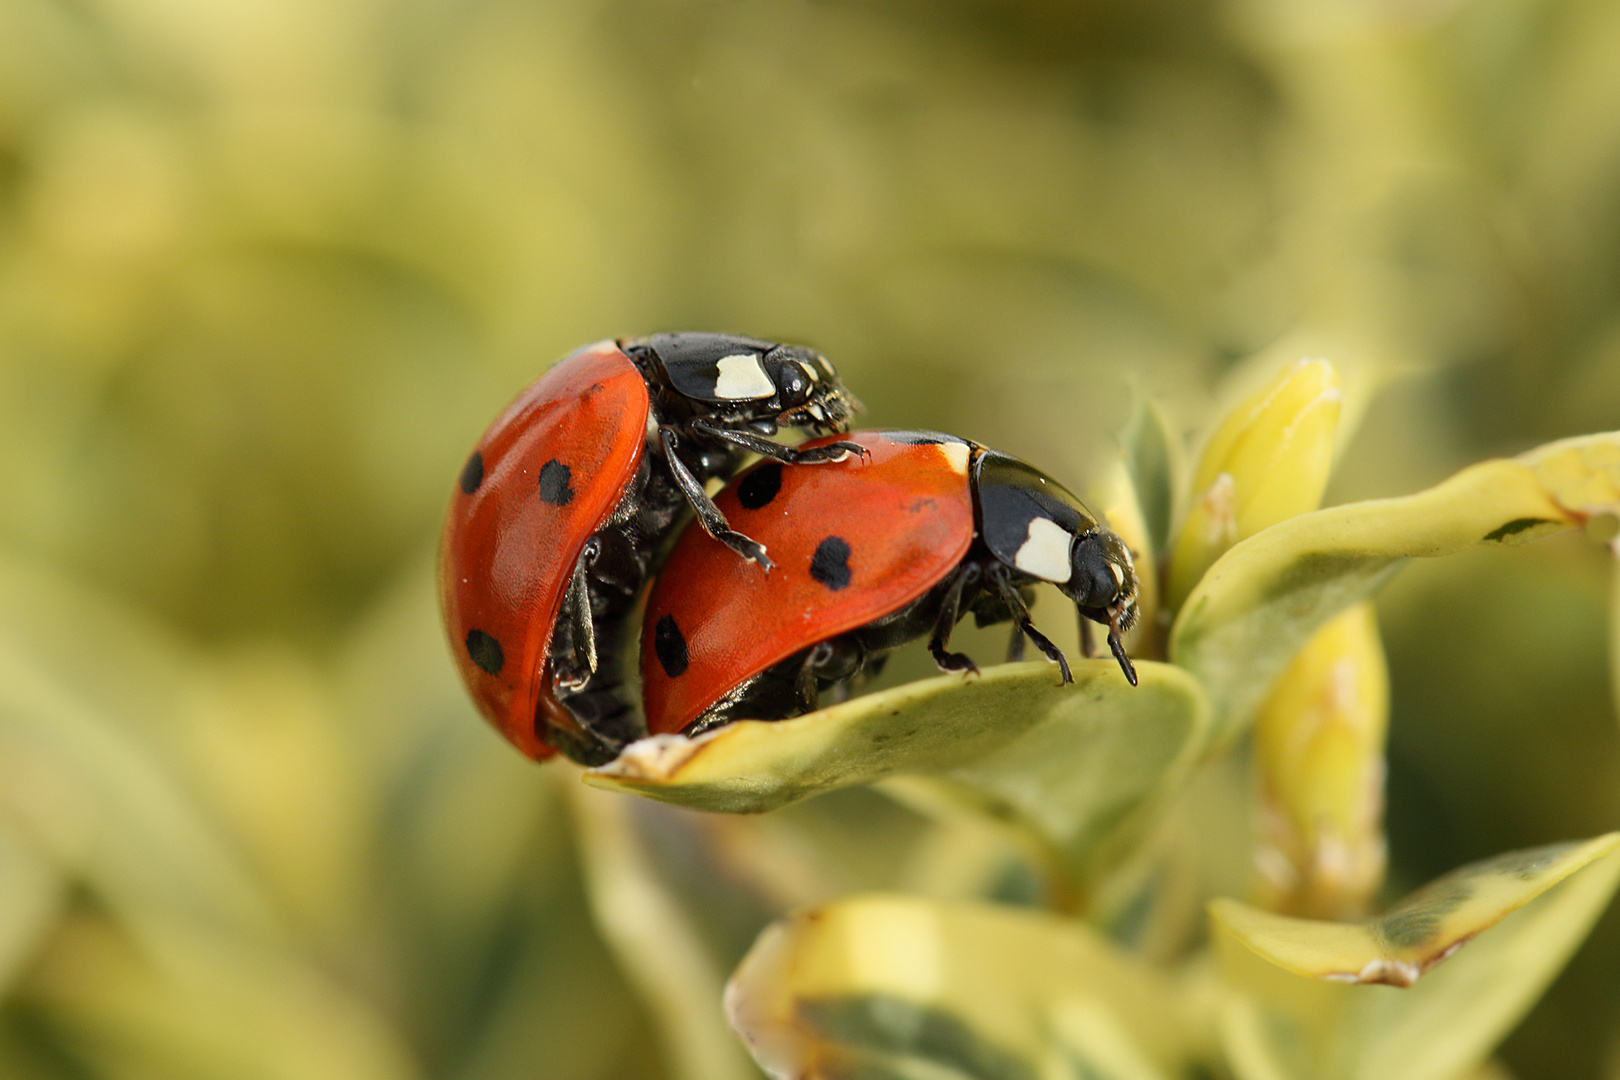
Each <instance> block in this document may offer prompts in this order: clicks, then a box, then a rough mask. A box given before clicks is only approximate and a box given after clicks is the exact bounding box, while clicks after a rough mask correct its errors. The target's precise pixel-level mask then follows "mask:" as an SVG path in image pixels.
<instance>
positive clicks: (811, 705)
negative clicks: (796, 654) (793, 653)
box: [793, 641, 833, 712]
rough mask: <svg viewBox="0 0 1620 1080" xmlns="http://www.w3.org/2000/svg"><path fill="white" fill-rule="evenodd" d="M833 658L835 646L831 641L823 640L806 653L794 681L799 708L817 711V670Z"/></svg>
mask: <svg viewBox="0 0 1620 1080" xmlns="http://www.w3.org/2000/svg"><path fill="white" fill-rule="evenodd" d="M832 658H833V647H832V643H831V642H829V641H823V642H822V643H821V644H819V645H817V646H816V647H815V648H813V649H810V650H809V651H808V652H806V653H805V654H804V663H802V664H800V665H799V675H798V678H796V679H795V680H794V682H793V690H794V693H795V695H796V696H797V697H798V699H799V708H801V709H803V710H804V711H805V712H815V711H816V705H817V703H818V700H819V697H820V694H819V690H818V686H817V683H816V672H817V670H818V669H820V668H822V667H824V666H825V665H826V664H827V662H828V661H829V660H831V659H832Z"/></svg>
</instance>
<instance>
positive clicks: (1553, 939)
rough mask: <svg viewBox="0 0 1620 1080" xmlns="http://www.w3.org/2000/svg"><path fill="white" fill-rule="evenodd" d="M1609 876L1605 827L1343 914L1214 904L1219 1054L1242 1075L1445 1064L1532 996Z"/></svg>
mask: <svg viewBox="0 0 1620 1080" xmlns="http://www.w3.org/2000/svg"><path fill="white" fill-rule="evenodd" d="M1617 884H1620V833H1611V834H1609V835H1607V836H1603V837H1600V838H1598V839H1596V840H1591V841H1587V842H1585V843H1571V844H1557V845H1553V846H1550V847H1544V848H1537V849H1534V850H1531V851H1522V852H1515V853H1513V854H1509V855H1503V856H1499V857H1498V858H1495V859H1490V860H1487V861H1485V862H1481V863H1476V864H1474V865H1472V866H1467V867H1463V868H1462V869H1460V870H1457V871H1455V872H1453V873H1451V874H1448V875H1446V876H1445V877H1442V878H1440V879H1438V880H1437V881H1435V882H1433V883H1431V884H1430V885H1428V886H1427V887H1425V888H1423V889H1421V890H1419V891H1418V892H1416V893H1413V894H1412V895H1411V896H1409V897H1407V898H1406V899H1405V900H1403V901H1401V902H1400V903H1398V904H1396V905H1395V906H1394V907H1393V908H1391V909H1390V910H1389V911H1388V912H1386V913H1385V914H1384V915H1383V916H1381V917H1379V918H1377V919H1373V920H1370V921H1368V922H1366V923H1362V924H1359V925H1353V924H1343V923H1324V922H1312V921H1309V920H1304V919H1292V918H1288V917H1286V916H1282V915H1273V914H1269V913H1266V912H1262V911H1259V910H1257V909H1255V908H1251V907H1249V906H1247V905H1245V904H1240V903H1237V902H1236V901H1232V900H1217V901H1215V902H1214V903H1213V904H1211V906H1210V913H1211V916H1212V918H1213V921H1214V924H1215V928H1216V939H1217V948H1218V950H1219V953H1220V957H1221V963H1222V968H1223V970H1224V972H1225V975H1226V978H1227V980H1228V982H1229V983H1231V985H1232V986H1233V987H1234V988H1235V991H1236V992H1235V993H1234V995H1233V997H1232V999H1231V1000H1230V1002H1229V1003H1228V1007H1227V1009H1226V1013H1225V1016H1224V1023H1223V1028H1224V1036H1225V1039H1226V1044H1227V1049H1228V1053H1229V1054H1230V1056H1231V1059H1232V1061H1233V1063H1234V1065H1235V1067H1236V1068H1237V1071H1238V1073H1239V1075H1240V1076H1241V1077H1243V1078H1245V1080H1262V1078H1264V1080H1296V1078H1297V1080H1306V1078H1310V1080H1375V1078H1376V1080H1447V1078H1449V1077H1452V1076H1456V1075H1459V1074H1461V1073H1463V1072H1464V1071H1466V1070H1468V1069H1470V1068H1472V1067H1474V1066H1476V1065H1478V1064H1479V1063H1481V1062H1483V1061H1484V1060H1485V1058H1486V1056H1487V1055H1488V1054H1489V1053H1490V1051H1491V1048H1492V1047H1493V1046H1495V1045H1496V1043H1497V1042H1498V1041H1500V1040H1501V1038H1502V1037H1503V1036H1504V1035H1506V1034H1507V1032H1508V1031H1509V1030H1510V1029H1511V1028H1512V1026H1513V1025H1514V1024H1515V1023H1516V1022H1517V1021H1518V1019H1519V1017H1520V1016H1522V1015H1523V1014H1524V1012H1525V1011H1526V1010H1528V1009H1529V1007H1530V1006H1531V1004H1533V1003H1534V1002H1535V1000H1536V998H1538V997H1539V996H1540V995H1541V992H1542V990H1543V989H1545V987H1546V985H1547V984H1548V983H1549V982H1551V981H1552V978H1553V976H1554V975H1556V974H1557V973H1558V971H1559V969H1560V968H1562V967H1563V965H1564V962H1565V961H1566V960H1567V959H1568V957H1569V955H1570V954H1571V953H1572V952H1573V951H1574V950H1575V947H1576V946H1577V945H1578V944H1579V943H1580V942H1581V940H1582V939H1583V938H1585V936H1586V934H1587V932H1588V931H1589V930H1590V929H1591V926H1592V923H1593V922H1594V921H1595V920H1596V919H1597V917H1598V915H1599V914H1601V913H1602V911H1603V909H1604V907H1605V906H1607V904H1608V902H1609V898H1610V897H1611V896H1612V895H1613V893H1614V890H1615V887H1616V885H1617ZM1442 961H1443V963H1442ZM1377 983H1382V984H1385V985H1365V984H1377ZM1397 987H1399V988H1402V989H1397ZM1405 987H1410V989H1404V988H1405Z"/></svg>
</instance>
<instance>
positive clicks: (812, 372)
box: [799, 361, 821, 382]
mask: <svg viewBox="0 0 1620 1080" xmlns="http://www.w3.org/2000/svg"><path fill="white" fill-rule="evenodd" d="M799 366H800V367H801V368H803V369H804V373H805V374H806V375H808V376H809V377H810V381H811V382H820V381H821V376H820V375H818V374H816V366H815V365H814V364H806V363H804V362H802V361H801V362H800V363H799Z"/></svg>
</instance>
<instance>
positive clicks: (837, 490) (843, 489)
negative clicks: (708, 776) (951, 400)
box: [641, 432, 974, 734]
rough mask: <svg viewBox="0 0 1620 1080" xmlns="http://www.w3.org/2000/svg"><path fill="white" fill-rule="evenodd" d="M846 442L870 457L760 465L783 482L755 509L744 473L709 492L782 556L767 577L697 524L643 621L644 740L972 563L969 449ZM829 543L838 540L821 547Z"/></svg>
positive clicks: (859, 437) (871, 435)
mask: <svg viewBox="0 0 1620 1080" xmlns="http://www.w3.org/2000/svg"><path fill="white" fill-rule="evenodd" d="M844 438H845V439H847V440H848V441H851V442H855V443H858V444H860V445H861V446H863V447H865V448H866V449H867V450H868V451H869V454H870V456H868V457H866V458H864V459H863V458H856V457H851V458H849V459H847V460H845V461H842V462H838V463H834V464H827V465H820V466H817V467H816V468H813V469H806V468H787V469H781V468H780V467H779V466H775V465H772V464H769V463H767V464H766V465H764V466H761V468H763V469H776V470H777V471H778V475H779V476H780V486H779V487H777V488H776V489H775V490H774V493H773V494H772V495H771V496H770V497H769V498H768V500H767V501H765V502H764V503H763V505H758V506H756V507H755V508H753V509H750V508H749V506H748V505H747V502H748V501H755V502H757V501H758V499H757V497H756V498H755V499H754V500H746V499H745V498H743V497H742V493H746V492H748V491H749V486H748V477H746V476H745V477H744V478H743V479H742V480H741V481H739V482H737V483H733V484H732V485H730V486H729V487H727V488H726V490H725V491H723V492H722V493H721V494H720V495H719V496H717V497H716V503H717V505H718V506H719V507H720V508H721V510H723V511H724V512H725V514H726V517H727V518H728V519H729V520H731V521H733V522H736V523H737V528H739V529H741V530H742V531H744V532H746V533H748V534H749V535H750V536H756V537H758V538H760V539H761V540H762V542H764V543H765V544H766V546H767V547H768V548H769V549H770V551H771V555H772V557H773V558H775V559H776V560H777V568H776V569H775V570H773V571H772V572H771V573H770V574H768V575H767V574H766V573H765V572H764V571H762V570H760V568H759V567H757V566H754V565H753V564H751V563H745V562H743V561H742V560H741V559H738V558H737V557H736V556H735V555H733V554H732V553H731V552H730V551H729V550H728V549H727V548H726V547H725V546H724V545H722V544H720V543H719V542H717V541H715V540H713V539H712V538H710V537H709V536H708V535H706V534H705V533H704V532H703V531H702V530H701V529H696V528H689V529H687V530H686V532H685V533H684V534H683V535H682V536H681V539H680V541H679V542H678V543H677V544H676V546H675V549H674V550H673V551H672V552H671V553H670V556H669V560H668V561H667V562H666V564H665V566H664V570H663V573H662V574H661V575H660V576H659V578H658V580H657V582H656V584H655V585H654V586H653V590H652V593H651V595H650V596H649V598H648V601H647V613H646V616H645V618H644V620H643V624H642V625H643V626H644V627H645V628H646V629H645V630H644V631H643V634H642V642H641V678H642V694H643V700H644V702H645V705H646V712H647V726H648V730H649V731H650V732H652V733H654V734H658V733H672V732H678V731H680V730H681V729H682V728H684V727H686V726H687V725H688V724H690V723H691V722H692V721H693V720H695V719H696V718H697V717H698V715H699V714H700V713H701V712H703V710H704V709H706V708H708V707H709V706H710V705H712V704H713V703H714V702H715V701H716V700H718V699H719V698H721V697H722V696H723V695H725V694H726V693H727V692H728V691H729V690H731V689H732V688H733V687H735V686H737V685H739V684H741V683H742V682H743V681H744V680H746V679H749V678H750V677H752V676H754V675H757V674H759V673H760V672H763V671H764V670H765V669H767V668H769V667H770V666H771V665H773V664H775V663H777V662H779V661H781V660H784V659H786V658H787V657H789V656H791V655H792V654H793V653H795V652H797V651H798V650H800V649H802V648H804V647H805V646H806V644H808V643H811V642H814V641H817V640H821V639H825V638H830V637H833V636H834V635H837V634H841V633H844V632H845V631H848V630H852V629H855V628H856V627H860V626H863V625H865V624H867V623H869V622H871V621H873V620H874V619H877V618H879V617H880V616H882V615H885V614H887V613H889V612H892V611H894V610H896V609H898V608H900V607H903V606H904V605H905V604H907V603H909V602H910V601H912V600H915V599H917V598H918V597H920V596H922V595H923V594H924V593H926V592H927V591H928V590H929V589H930V588H932V587H933V586H935V585H937V584H938V583H939V582H940V581H941V580H943V579H944V578H945V576H946V575H947V574H949V573H950V572H951V571H952V570H953V569H955V568H956V567H957V565H958V564H959V563H960V562H961V561H962V559H963V557H964V556H965V555H966V554H967V552H968V549H969V547H970V546H971V545H972V543H973V541H974V522H973V500H972V495H971V492H970V488H969V483H968V449H969V448H968V446H967V445H966V444H963V443H954V444H950V445H917V444H913V443H901V442H895V441H892V440H891V439H888V438H885V437H884V436H883V434H882V433H879V432H856V433H852V434H850V435H847V436H844ZM826 441H830V440H816V441H815V442H809V443H806V444H805V446H807V447H811V446H815V445H817V443H818V442H826ZM756 472H758V470H756ZM896 522H904V523H905V527H904V528H896V527H895V523H896ZM830 540H832V541H838V542H839V543H837V544H833V545H831V547H830V548H829V547H825V546H824V545H826V544H828V542H829V541H830ZM818 550H819V551H820V552H821V553H822V557H821V559H820V562H819V563H818V555H817V553H818ZM829 551H830V552H831V557H830V558H829ZM840 556H841V557H840ZM665 617H668V618H670V619H672V620H673V621H674V625H676V626H677V627H679V628H681V633H682V637H681V640H682V642H683V645H684V652H685V667H684V669H682V670H680V671H679V677H671V675H670V673H669V670H668V668H667V666H666V664H665V663H664V662H663V661H661V660H660V658H659V657H658V655H657V651H656V645H655V637H656V635H655V631H654V628H655V627H656V626H658V625H659V623H660V621H661V620H662V619H664V618H665Z"/></svg>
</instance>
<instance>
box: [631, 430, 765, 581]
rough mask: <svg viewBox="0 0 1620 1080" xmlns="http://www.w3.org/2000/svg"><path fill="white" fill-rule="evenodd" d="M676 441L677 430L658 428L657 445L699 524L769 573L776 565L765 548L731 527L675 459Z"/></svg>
mask: <svg viewBox="0 0 1620 1080" xmlns="http://www.w3.org/2000/svg"><path fill="white" fill-rule="evenodd" d="M677 441H678V440H677V438H676V435H675V432H674V431H672V430H670V429H669V428H667V427H665V428H659V429H658V445H659V446H660V447H662V448H663V451H664V460H665V461H666V462H668V463H669V471H670V474H671V475H672V476H674V477H675V484H676V486H677V487H679V488H680V489H681V494H682V495H685V496H686V501H687V502H689V503H691V504H692V510H693V512H694V513H696V514H697V519H698V524H699V525H702V526H703V531H704V532H706V533H708V534H709V535H710V536H712V537H714V538H715V539H716V540H718V541H720V542H721V543H722V544H724V545H726V547H728V548H730V549H731V550H732V551H735V552H736V553H737V554H738V555H741V556H742V557H743V558H745V559H747V560H749V561H750V562H755V563H758V564H759V566H760V568H761V569H763V570H765V571H767V572H769V571H770V569H771V567H773V566H775V565H776V564H775V563H773V562H771V560H770V559H768V558H766V556H765V545H764V544H761V543H758V542H757V541H754V540H750V539H749V538H748V537H746V536H744V535H743V534H742V533H740V532H736V531H735V530H733V529H732V528H731V526H730V525H729V524H728V523H727V522H726V515H724V514H722V513H721V512H720V508H719V507H718V506H716V505H714V500H713V499H711V498H709V496H708V493H707V492H705V491H704V490H703V485H702V484H700V483H698V482H697V477H695V476H693V475H692V470H691V469H688V468H687V467H686V463H685V462H683V461H682V460H681V459H680V458H679V457H677V456H676V454H675V445H676V443H677ZM772 445H775V444H772Z"/></svg>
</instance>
